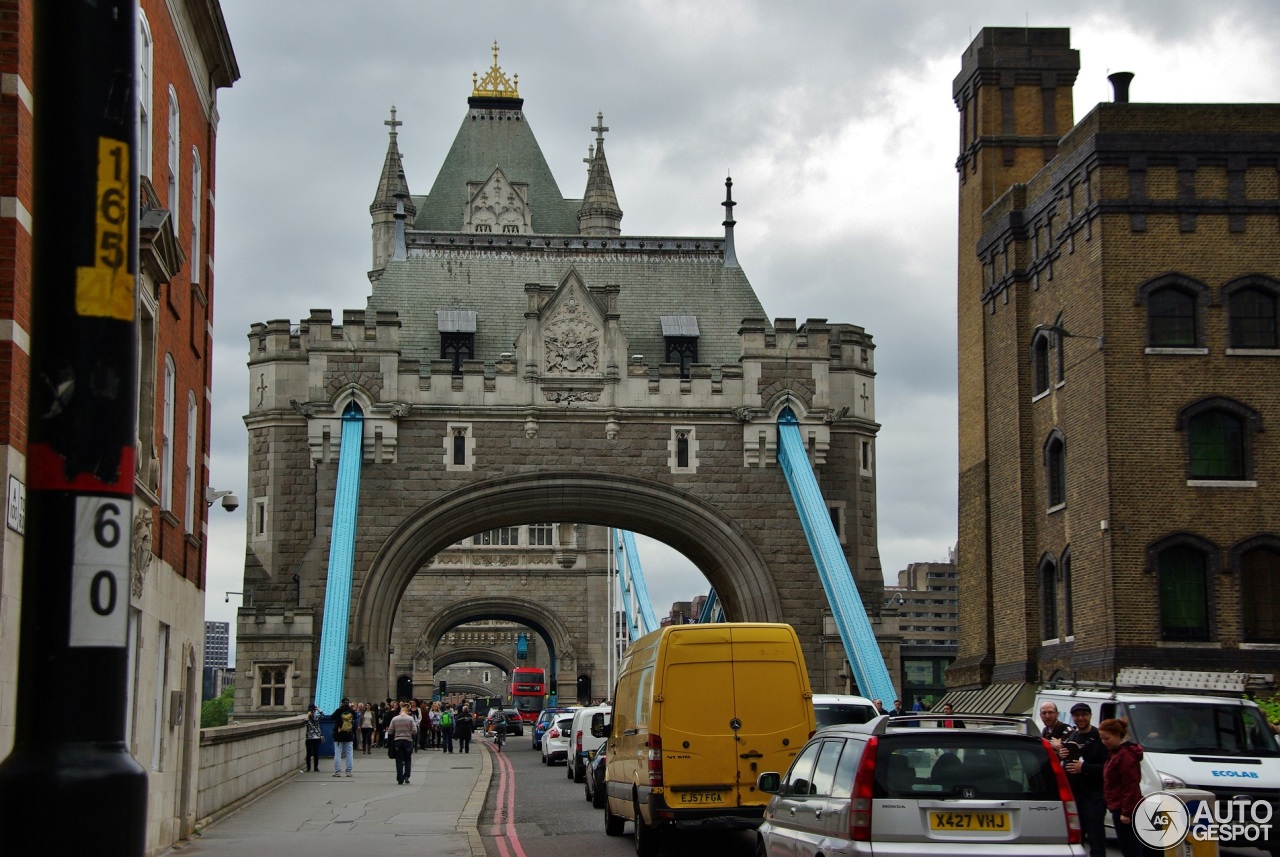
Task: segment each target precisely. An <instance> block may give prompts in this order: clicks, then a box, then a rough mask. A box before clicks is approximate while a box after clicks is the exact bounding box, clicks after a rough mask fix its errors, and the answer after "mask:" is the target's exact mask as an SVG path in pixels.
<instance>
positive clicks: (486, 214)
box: [237, 49, 883, 718]
mask: <svg viewBox="0 0 1280 857" xmlns="http://www.w3.org/2000/svg"><path fill="white" fill-rule="evenodd" d="M596 120H597V121H596V125H595V126H594V127H593V128H592V129H591V130H592V131H593V132H594V133H595V145H594V146H593V147H592V154H591V158H590V159H589V170H588V180H587V184H586V191H585V193H584V195H583V198H581V199H567V198H565V197H564V196H563V195H562V194H561V193H560V191H559V189H558V187H557V185H556V183H555V180H554V178H553V177H552V175H551V172H550V169H549V168H548V166H547V164H546V161H545V159H544V158H543V156H542V153H541V150H540V149H539V147H538V144H537V141H536V139H535V138H534V136H533V133H532V131H531V129H530V127H529V123H528V120H527V117H526V116H525V114H524V111H523V100H522V99H521V98H520V97H519V94H518V92H517V91H516V87H515V86H514V84H513V83H512V82H511V81H510V80H509V79H508V78H507V77H506V75H505V74H504V73H503V72H502V70H501V68H500V67H499V66H498V64H497V56H496V49H495V57H494V64H493V67H492V68H491V69H490V70H489V72H488V73H487V74H486V75H485V76H484V78H483V79H481V80H478V81H477V82H476V83H475V86H474V90H473V92H472V95H471V98H470V99H469V102H468V109H467V112H466V115H465V116H464V117H463V121H462V125H461V127H460V128H459V130H458V134H457V136H456V138H455V140H454V143H453V145H452V147H451V149H450V151H449V153H448V155H447V156H446V158H445V160H444V163H443V165H442V166H441V168H440V171H439V173H438V175H437V177H436V180H435V183H434V185H433V186H432V188H431V191H430V193H428V194H426V195H414V194H412V193H411V192H410V190H409V184H408V181H407V178H406V176H405V174H404V170H403V167H402V164H401V157H400V151H399V134H398V130H397V129H398V128H399V126H400V124H401V123H400V122H399V121H398V120H396V119H395V117H394V114H393V116H392V119H391V120H390V121H389V122H388V124H389V126H390V128H391V135H390V141H389V145H388V149H387V153H386V157H385V159H384V164H383V171H382V175H381V177H380V180H379V183H378V189H377V192H376V193H377V196H376V198H375V200H374V203H373V205H372V206H371V208H370V212H371V215H372V222H373V242H372V247H373V270H371V272H370V274H369V278H370V281H371V284H372V290H371V292H370V293H369V296H368V301H367V306H366V308H365V309H363V310H348V311H345V312H343V314H342V316H341V318H340V319H335V318H334V317H333V315H332V313H330V312H329V311H328V310H312V311H311V314H310V315H309V316H308V317H307V318H305V319H303V320H302V321H301V323H295V322H290V321H287V320H276V321H268V322H265V323H260V324H255V325H254V326H253V327H252V329H251V331H250V333H249V367H250V377H251V383H250V390H249V402H250V407H249V413H248V415H247V416H246V418H245V422H246V425H247V426H248V429H249V444H250V473H249V494H250V496H249V498H247V501H246V502H247V503H248V507H249V510H250V514H249V515H248V529H249V533H248V550H247V555H246V562H245V578H244V586H245V590H246V591H252V592H253V593H254V595H255V598H254V601H253V602H252V603H253V605H254V606H253V607H252V608H248V607H246V608H244V609H243V610H242V611H241V614H240V616H239V622H238V640H237V646H238V649H237V663H239V664H242V665H244V667H245V668H246V672H247V673H248V675H247V680H246V681H244V682H242V683H241V686H240V687H239V688H238V690H237V693H238V694H239V695H238V697H237V709H238V711H240V712H243V714H242V715H241V716H242V718H243V717H254V716H261V717H266V716H275V715H277V714H279V713H280V711H281V708H282V706H278V705H274V704H270V705H264V704H262V701H263V700H271V701H272V702H274V700H275V699H278V698H279V695H278V694H263V693H261V688H260V687H259V686H258V685H259V684H260V680H259V675H260V674H261V675H266V676H267V678H266V680H267V681H268V682H271V681H278V680H281V678H280V677H281V676H283V680H284V681H285V682H286V683H287V688H286V693H285V694H284V698H285V699H286V703H285V705H284V706H283V708H284V709H286V710H300V709H302V708H305V705H306V704H307V702H308V701H309V700H310V699H311V698H312V696H313V694H314V677H315V673H316V658H317V639H318V634H319V631H320V627H319V625H320V618H321V616H322V614H323V602H324V598H325V584H326V576H327V566H326V560H327V556H328V549H329V544H330V535H331V532H330V530H331V521H332V519H333V504H334V497H335V481H336V476H337V472H336V471H337V464H338V456H337V452H338V447H339V441H340V438H341V434H342V432H341V422H342V414H343V412H344V410H346V409H347V408H348V407H349V406H352V405H354V406H355V407H357V408H358V409H359V411H360V412H361V413H362V414H363V466H362V471H361V472H362V477H361V485H360V491H359V518H358V524H357V527H356V532H355V545H354V555H355V563H354V579H353V581H352V589H351V591H352V602H351V604H352V606H351V612H350V619H349V628H348V651H347V667H346V674H345V688H346V690H347V693H348V695H350V696H351V697H352V698H353V699H365V698H369V699H381V698H384V697H386V696H389V695H393V693H394V692H395V688H396V685H397V681H398V680H399V679H401V678H403V677H404V676H406V675H408V676H410V677H411V678H412V681H413V685H414V688H415V690H414V693H415V695H426V694H427V692H428V691H427V690H426V688H424V687H423V685H424V684H427V685H429V683H430V682H431V677H432V673H433V672H434V671H436V670H438V669H440V668H441V667H443V666H446V665H451V664H456V663H461V662H463V661H461V660H459V657H460V656H461V657H465V658H473V659H474V660H480V661H484V662H486V663H491V664H493V665H494V666H497V667H499V668H503V664H502V663H499V662H502V661H503V657H505V655H504V654H503V652H502V647H501V646H496V647H492V648H491V649H489V650H486V648H485V647H484V646H477V647H473V648H472V649H469V650H466V651H465V652H464V649H465V647H459V646H457V645H456V641H457V639H459V635H460V634H462V633H463V632H462V631H459V630H456V629H459V628H461V626H464V625H466V624H467V623H473V622H513V623H516V624H517V625H519V626H521V627H524V628H528V629H530V630H531V631H532V632H533V634H534V635H535V636H536V638H537V641H538V643H539V645H538V647H537V656H538V657H540V658H543V659H544V663H546V664H547V665H549V666H551V665H554V667H555V668H556V671H557V673H558V674H559V676H560V678H561V694H562V696H565V695H566V694H565V688H566V685H565V683H564V682H565V680H566V679H567V680H569V681H570V682H572V680H574V679H577V678H580V677H582V676H587V677H588V678H589V680H590V682H591V684H592V687H593V688H594V690H593V695H595V696H603V695H607V694H608V693H609V689H608V688H606V687H605V685H606V673H605V666H604V665H605V662H606V645H607V643H606V641H607V637H608V634H607V631H606V628H607V627H608V626H609V620H610V617H609V616H608V614H607V607H606V604H607V595H606V586H607V581H606V578H605V576H604V569H605V566H606V556H607V548H606V538H605V530H604V529H603V528H604V527H609V526H615V527H619V528H622V529H630V530H633V531H635V532H638V533H643V534H646V535H649V536H651V537H653V538H655V539H658V540H659V541H662V542H664V543H666V544H667V545H670V546H671V547H673V548H675V549H677V550H679V551H680V552H681V553H682V554H684V555H685V556H686V557H688V558H689V559H690V560H691V561H692V562H693V563H694V564H695V565H696V566H697V568H698V569H699V570H700V571H701V572H702V574H703V575H704V576H705V578H706V582H707V583H709V584H710V585H711V586H714V587H715V589H716V591H717V592H718V593H719V595H720V597H721V599H722V601H723V604H724V608H725V614H726V616H727V617H728V618H729V619H730V620H755V621H785V622H789V623H791V624H793V625H794V626H795V627H796V629H797V631H798V632H799V635H800V638H801V640H802V642H803V645H804V648H805V654H806V657H807V659H808V664H809V670H810V677H811V679H812V683H813V687H814V688H815V690H828V691H838V690H844V689H847V687H848V684H847V682H848V679H847V677H846V676H847V673H848V670H847V669H846V668H845V666H844V661H843V654H844V653H843V650H842V649H841V646H840V642H839V638H838V636H837V635H836V634H835V631H834V629H833V628H832V627H831V626H830V625H829V610H828V609H827V606H826V604H825V599H823V598H822V597H821V596H820V595H819V596H818V597H816V598H815V593H820V592H821V585H820V582H819V580H818V578H817V574H816V572H815V570H814V566H813V561H812V559H811V557H810V554H809V550H808V547H807V543H806V540H805V537H804V533H803V532H802V530H801V527H800V524H799V522H798V518H797V515H796V512H795V509H794V507H793V505H792V502H791V498H790V494H789V492H788V489H787V486H786V482H785V479H784V477H783V475H782V473H780V472H779V470H778V468H777V466H776V458H775V454H776V419H777V417H778V414H779V413H780V412H781V410H782V409H783V408H784V407H787V406H790V407H791V408H792V409H793V410H794V411H795V413H796V415H797V416H798V417H799V419H800V421H801V429H802V432H803V435H804V437H806V438H807V440H808V445H809V455H810V460H811V462H812V463H813V464H814V466H815V469H816V472H817V474H818V480H819V484H820V485H821V488H822V491H823V495H824V498H825V500H826V502H827V505H828V506H829V509H830V513H831V516H832V520H833V521H834V522H835V524H836V527H837V531H838V533H839V536H840V539H841V542H842V545H843V547H844V550H845V554H846V557H847V559H848V563H849V566H850V568H851V569H852V570H853V574H854V576H855V578H856V582H857V584H858V587H859V590H860V591H861V593H862V595H863V600H864V603H865V604H866V605H867V608H868V612H869V613H870V614H872V616H873V621H874V619H875V617H877V616H878V615H879V612H880V604H881V598H880V596H881V591H882V587H883V582H882V577H881V568H880V561H879V556H878V552H877V547H876V506H875V502H876V501H875V484H876V483H875V461H876V458H875V441H876V435H877V431H878V429H879V426H878V424H877V423H876V421H875V372H874V345H873V343H872V339H871V336H870V335H869V334H867V333H866V331H865V330H863V329H862V328H861V327H858V326H855V325H852V324H837V323H828V322H827V321H826V320H825V319H810V320H808V321H807V322H805V323H803V324H799V325H798V324H797V323H796V321H795V319H789V318H780V319H777V320H775V321H774V322H773V323H770V322H769V321H768V320H767V319H766V316H765V313H764V308H763V307H762V306H761V304H760V301H759V299H758V298H757V297H756V294H755V292H754V291H753V289H752V287H751V284H750V283H749V281H748V280H747V277H746V275H745V273H744V272H743V270H742V268H741V267H740V266H739V265H738V262H737V259H736V257H735V254H734V252H733V224H734V219H733V201H732V198H731V197H730V196H729V195H726V201H725V203H724V205H725V209H726V213H727V216H726V218H725V221H724V233H723V234H722V235H716V236H712V237H668V236H627V235H625V234H623V230H622V227H621V221H622V210H621V209H620V207H619V205H618V201H617V196H616V194H615V192H614V188H613V183H612V178H611V176H610V172H609V169H608V165H607V163H605V155H604V146H603V135H604V132H605V131H607V130H608V129H607V128H606V127H605V125H604V122H603V117H602V116H597V117H596ZM504 533H506V534H507V535H505V536H504V535H503V534H504ZM477 538H478V539H479V540H477ZM486 538H487V539H488V542H487V543H486V541H485V539H486ZM504 539H505V540H506V542H505V543H503V540H504ZM495 540H496V542H497V543H495ZM704 585H705V584H704V582H703V581H700V580H699V581H691V587H690V588H691V589H692V590H694V591H697V590H698V589H701V588H702V587H703V586H704ZM661 606H662V605H659V607H661ZM451 632H452V633H453V634H454V637H453V638H452V639H453V640H454V641H455V642H454V644H449V645H446V644H444V643H443V642H442V641H444V640H445V638H446V635H448V634H450V633H451ZM486 651H487V653H486ZM460 653H462V654H461V655H460ZM250 670H253V672H249V671H250Z"/></svg>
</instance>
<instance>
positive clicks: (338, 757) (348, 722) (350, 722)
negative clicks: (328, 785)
mask: <svg viewBox="0 0 1280 857" xmlns="http://www.w3.org/2000/svg"><path fill="white" fill-rule="evenodd" d="M355 742H356V713H355V712H354V711H352V710H351V700H350V699H347V698H346V697H345V696H344V697H342V705H340V706H338V710H337V711H335V712H333V775H334V776H335V777H340V776H342V760H343V758H344V757H345V758H346V760H347V776H348V777H349V776H351V768H352V766H353V764H354V763H355V754H354V750H355Z"/></svg>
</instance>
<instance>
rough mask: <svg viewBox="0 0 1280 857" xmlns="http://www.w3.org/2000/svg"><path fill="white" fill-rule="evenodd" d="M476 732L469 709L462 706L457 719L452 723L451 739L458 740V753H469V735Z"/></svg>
mask: <svg viewBox="0 0 1280 857" xmlns="http://www.w3.org/2000/svg"><path fill="white" fill-rule="evenodd" d="M474 731H476V721H475V718H474V717H472V716H471V708H470V707H469V706H467V705H463V706H462V710H461V711H459V712H458V719H457V720H455V721H454V722H453V737H455V738H457V739H458V752H459V753H470V752H471V733H472V732H474Z"/></svg>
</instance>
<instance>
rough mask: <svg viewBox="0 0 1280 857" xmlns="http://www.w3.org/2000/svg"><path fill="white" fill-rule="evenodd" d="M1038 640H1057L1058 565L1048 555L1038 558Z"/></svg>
mask: <svg viewBox="0 0 1280 857" xmlns="http://www.w3.org/2000/svg"><path fill="white" fill-rule="evenodd" d="M1036 579H1037V580H1038V581H1039V582H1040V639H1042V640H1056V639H1058V564H1057V562H1055V561H1054V558H1053V556H1052V555H1050V554H1045V555H1044V556H1043V557H1041V558H1040V566H1039V568H1038V569H1037V570H1036Z"/></svg>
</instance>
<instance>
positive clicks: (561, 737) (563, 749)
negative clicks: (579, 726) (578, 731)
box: [542, 714, 573, 765]
mask: <svg viewBox="0 0 1280 857" xmlns="http://www.w3.org/2000/svg"><path fill="white" fill-rule="evenodd" d="M572 725H573V715H572V714H564V715H560V716H558V717H556V720H555V722H554V723H552V724H551V728H550V729H548V730H547V731H546V732H544V733H543V735H542V764H544V765H554V764H555V763H556V762H563V761H565V760H566V759H567V758H568V756H569V748H570V747H571V746H572V733H571V732H570V731H569V727H570V726H572Z"/></svg>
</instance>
